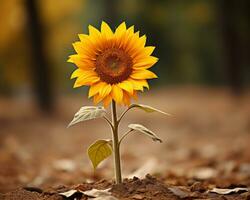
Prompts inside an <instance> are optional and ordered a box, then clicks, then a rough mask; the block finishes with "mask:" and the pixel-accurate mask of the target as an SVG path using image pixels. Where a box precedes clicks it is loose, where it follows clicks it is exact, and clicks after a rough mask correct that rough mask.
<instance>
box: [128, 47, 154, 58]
mask: <svg viewBox="0 0 250 200" xmlns="http://www.w3.org/2000/svg"><path fill="white" fill-rule="evenodd" d="M154 49H155V47H153V46H147V47H144V48H143V49H142V50H141V51H138V52H136V53H134V54H133V55H132V56H131V57H132V58H133V60H134V61H135V62H137V61H138V60H140V59H145V58H147V57H149V56H150V55H151V54H152V53H153V51H154Z"/></svg>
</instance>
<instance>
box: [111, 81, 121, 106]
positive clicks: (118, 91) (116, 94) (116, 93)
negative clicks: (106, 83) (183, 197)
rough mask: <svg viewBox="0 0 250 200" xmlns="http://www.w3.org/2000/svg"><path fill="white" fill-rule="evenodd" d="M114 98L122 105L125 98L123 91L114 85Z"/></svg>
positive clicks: (112, 93)
mask: <svg viewBox="0 0 250 200" xmlns="http://www.w3.org/2000/svg"><path fill="white" fill-rule="evenodd" d="M111 95H112V98H113V99H114V100H115V101H116V102H117V103H121V102H122V98H123V91H122V89H121V88H119V87H118V86H117V85H112V92H111Z"/></svg>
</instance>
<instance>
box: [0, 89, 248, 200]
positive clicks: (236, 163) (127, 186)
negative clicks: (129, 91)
mask: <svg viewBox="0 0 250 200" xmlns="http://www.w3.org/2000/svg"><path fill="white" fill-rule="evenodd" d="M83 95H84V94H83ZM82 99H83V98H82V95H81V97H78V96H72V97H71V96H67V97H60V98H58V99H57V103H56V105H57V107H56V111H55V112H54V113H53V114H50V115H45V114H42V113H41V112H38V111H37V109H36V107H35V106H34V105H33V104H32V102H30V101H27V100H25V101H24V100H21V101H18V100H16V99H9V98H3V97H2V98H0V130H1V131H0V200H2V199H3V200H22V199H25V200H33V199H37V200H47V199H50V200H61V199H72V200H76V199H88V198H87V196H86V195H84V194H83V193H81V192H77V193H75V194H74V195H73V196H71V197H69V198H66V197H63V196H62V195H60V194H59V193H61V192H66V191H69V190H72V189H77V190H81V191H87V190H91V189H92V188H96V189H99V190H102V189H110V192H111V194H112V196H113V197H116V198H118V199H122V200H130V199H133V200H140V199H142V200H147V199H156V200H162V199H212V200H213V199H218V200H225V199H228V200H231V199H236V200H237V199H243V200H247V199H250V192H249V188H250V145H249V141H250V104H249V102H250V93H244V94H243V95H241V96H237V97H235V96H233V95H231V94H230V92H229V91H228V90H227V89H225V88H219V89H218V88H217V89H215V88H213V89H211V88H195V87H189V88H167V89H161V90H156V91H152V90H151V91H149V92H148V93H147V95H142V96H141V97H139V99H140V103H143V104H147V105H151V106H154V107H156V108H159V109H161V110H164V111H166V112H169V113H171V114H173V117H167V118H166V117H164V116H162V115H160V114H157V113H152V114H147V115H145V113H144V112H143V111H131V112H130V113H129V114H128V115H127V116H126V117H125V118H124V120H123V124H124V125H122V126H121V132H125V131H126V126H127V125H128V124H129V123H141V124H143V125H145V126H146V127H148V128H150V129H151V130H153V131H154V132H156V133H157V135H158V136H159V137H160V138H161V139H162V140H163V141H164V142H163V143H162V144H158V143H155V142H152V140H150V139H149V138H146V137H143V136H142V135H139V134H138V135H137V134H131V135H130V137H128V138H126V140H124V143H123V145H122V149H121V153H122V166H123V177H124V182H123V184H120V185H114V183H113V182H112V181H111V180H112V179H111V178H112V177H113V170H112V164H113V163H112V160H111V159H107V160H106V161H105V162H103V163H102V164H101V165H100V166H99V168H98V169H97V170H96V171H95V172H93V169H92V167H91V164H90V163H89V161H88V158H87V156H86V153H85V152H86V149H87V147H88V146H89V145H90V144H91V143H93V142H94V141H95V140H96V139H106V138H108V137H109V132H110V130H109V127H108V126H107V125H106V124H105V122H104V121H102V120H96V121H90V122H86V123H85V125H83V124H79V125H76V126H74V127H72V128H70V129H67V128H66V126H67V123H68V122H69V121H70V120H71V119H72V116H73V114H74V113H75V112H76V111H77V110H78V109H79V108H80V107H81V106H82V105H91V104H92V103H91V102H90V101H84V100H82ZM119 112H121V110H119ZM148 173H149V174H151V175H146V174H148ZM145 175H146V176H145ZM134 176H135V177H134ZM136 177H138V178H136ZM108 180H110V181H108ZM215 188H224V189H228V190H229V189H235V188H243V190H239V191H237V192H231V193H229V194H218V193H214V192H211V190H213V189H215ZM247 190H248V191H247Z"/></svg>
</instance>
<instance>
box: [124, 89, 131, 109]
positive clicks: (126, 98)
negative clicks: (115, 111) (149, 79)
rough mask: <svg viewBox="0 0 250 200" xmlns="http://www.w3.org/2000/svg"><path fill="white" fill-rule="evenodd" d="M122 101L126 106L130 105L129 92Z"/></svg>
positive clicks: (125, 93)
mask: <svg viewBox="0 0 250 200" xmlns="http://www.w3.org/2000/svg"><path fill="white" fill-rule="evenodd" d="M122 101H123V103H124V104H125V105H126V106H129V105H130V95H129V94H128V93H127V92H123V100H122Z"/></svg>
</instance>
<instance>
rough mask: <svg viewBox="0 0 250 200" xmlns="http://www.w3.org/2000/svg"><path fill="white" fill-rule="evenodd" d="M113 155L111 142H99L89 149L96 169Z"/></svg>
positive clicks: (90, 157)
mask: <svg viewBox="0 0 250 200" xmlns="http://www.w3.org/2000/svg"><path fill="white" fill-rule="evenodd" d="M111 154H112V147H111V140H97V141H96V142H95V143H93V144H91V145H90V147H89V148H88V156H89V159H90V160H91V162H92V165H93V167H94V169H96V167H97V166H98V165H99V164H100V162H102V161H103V160H105V159H106V158H108V157H109V156H110V155H111Z"/></svg>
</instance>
